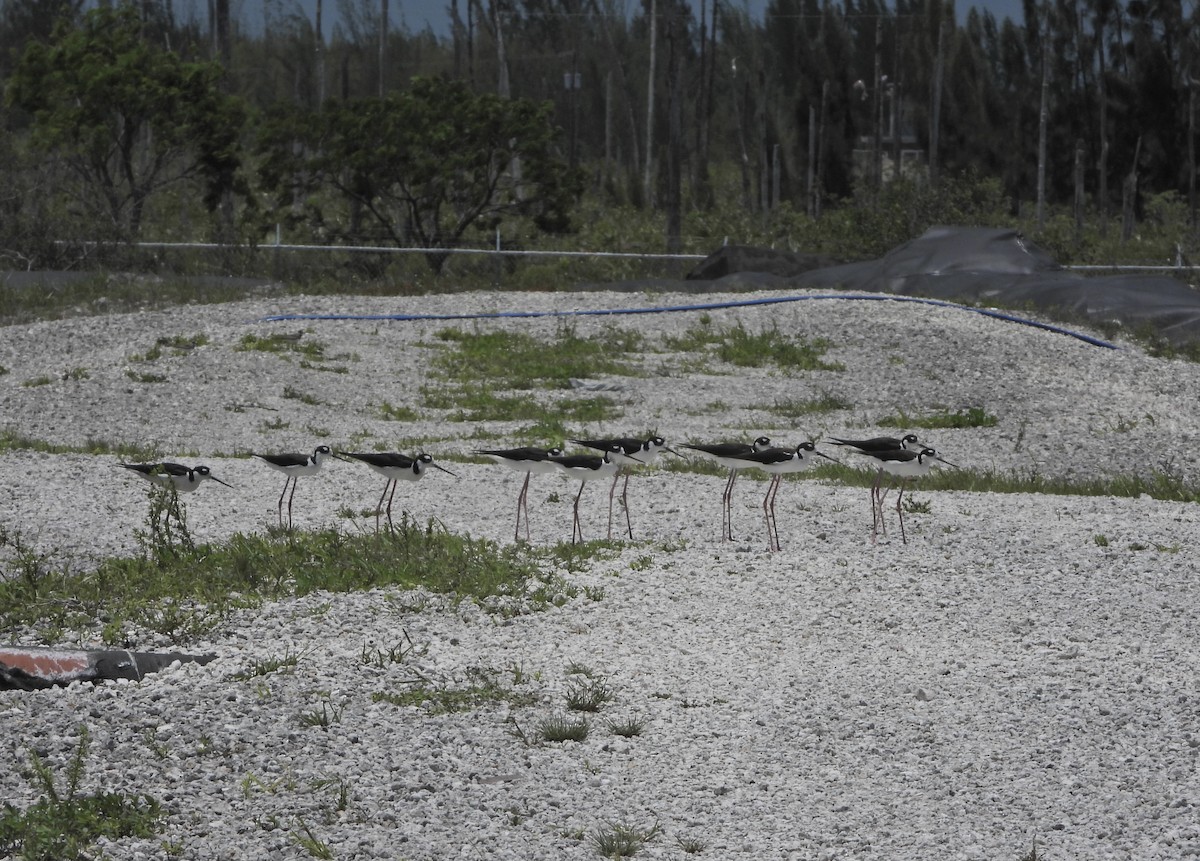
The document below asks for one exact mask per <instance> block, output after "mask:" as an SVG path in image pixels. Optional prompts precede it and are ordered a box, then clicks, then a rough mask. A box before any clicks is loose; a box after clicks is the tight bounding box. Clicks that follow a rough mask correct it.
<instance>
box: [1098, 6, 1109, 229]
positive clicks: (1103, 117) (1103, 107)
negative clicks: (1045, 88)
mask: <svg viewBox="0 0 1200 861" xmlns="http://www.w3.org/2000/svg"><path fill="white" fill-rule="evenodd" d="M1096 43H1097V45H1098V46H1099V55H1098V59H1099V70H1098V71H1099V74H1098V76H1097V83H1098V84H1099V86H1098V87H1097V90H1098V96H1099V99H1100V165H1099V169H1100V182H1099V183H1098V185H1097V187H1096V196H1097V197H1098V198H1100V200H1099V201H1098V202H1099V204H1100V235H1101V236H1103V237H1107V236H1108V81H1107V77H1106V74H1105V60H1104V57H1105V48H1104V21H1102V20H1101V19H1100V18H1097V19H1096Z"/></svg>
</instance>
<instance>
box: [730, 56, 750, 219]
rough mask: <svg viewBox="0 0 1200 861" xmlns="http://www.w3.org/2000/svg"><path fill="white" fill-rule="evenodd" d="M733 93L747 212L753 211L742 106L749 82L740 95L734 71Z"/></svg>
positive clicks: (743, 203)
mask: <svg viewBox="0 0 1200 861" xmlns="http://www.w3.org/2000/svg"><path fill="white" fill-rule="evenodd" d="M734 87H735V89H734V93H733V119H734V122H735V123H736V124H737V132H738V147H739V148H740V149H741V157H742V158H741V168H742V206H744V207H745V208H746V210H747V211H752V210H753V209H754V200H753V199H752V197H751V191H750V189H751V188H752V186H751V183H750V153H749V152H748V151H747V149H746V126H745V124H744V123H743V122H742V104H743V102H744V101H749V96H748V95H743V94H744V93H749V91H750V82H749V81H746V83H745V84H744V85H743V86H742V87H741V90H742V93H739V92H738V90H737V70H736V69H734Z"/></svg>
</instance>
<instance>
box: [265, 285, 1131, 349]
mask: <svg viewBox="0 0 1200 861" xmlns="http://www.w3.org/2000/svg"><path fill="white" fill-rule="evenodd" d="M811 299H850V300H860V301H873V302H915V303H917V304H919V305H933V306H934V307H936V308H955V309H957V310H960V311H970V312H972V313H975V314H982V315H983V316H985V317H992V318H993V319H996V320H1003V321H1005V322H1008V323H1020V324H1021V325H1022V326H1032V327H1033V328H1035V329H1044V330H1046V331H1047V332H1054V333H1055V334H1058V335H1066V336H1068V337H1071V338H1076V339H1078V340H1080V341H1083V342H1084V343H1085V344H1091V345H1092V346H1093V347H1104V348H1105V349H1109V350H1116V349H1120V348H1119V347H1117V345H1116V344H1111V343H1109V342H1108V341H1103V340H1101V339H1100V338H1093V337H1092V336H1091V335H1085V334H1083V333H1082V332H1076V331H1073V330H1071V329H1067V328H1065V327H1063V326H1055V325H1053V324H1051V323H1040V322H1038V321H1037V320H1030V319H1028V318H1027V317H1018V316H1016V315H1015V314H1007V313H1004V312H1002V311H994V310H991V309H988V308H973V307H971V306H970V305H959V304H958V303H956V302H946V301H944V300H942V299H927V298H925V297H921V296H894V295H885V294H879V293H813V294H810V295H805V296H771V297H768V298H765V299H738V300H730V301H726V302H697V303H693V304H689V305H653V306H650V307H645V308H582V309H575V310H568V311H483V312H472V313H457V314H272V315H270V316H268V317H262V318H260V320H259V322H263V323H278V322H286V321H294V320H330V321H333V320H373V321H391V322H400V323H403V322H416V321H439V320H441V321H449V320H499V319H522V318H534V317H618V316H625V315H630V314H671V313H679V312H689V311H721V310H726V309H729V308H752V307H754V306H757V305H782V304H784V303H787V302H804V301H808V300H811Z"/></svg>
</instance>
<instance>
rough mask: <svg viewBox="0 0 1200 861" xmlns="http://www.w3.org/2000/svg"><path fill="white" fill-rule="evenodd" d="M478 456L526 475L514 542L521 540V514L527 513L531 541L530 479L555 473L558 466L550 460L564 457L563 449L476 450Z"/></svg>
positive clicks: (526, 521) (526, 536)
mask: <svg viewBox="0 0 1200 861" xmlns="http://www.w3.org/2000/svg"><path fill="white" fill-rule="evenodd" d="M475 453H476V454H481V455H483V456H484V457H490V458H491V459H492V460H493V461H495V462H496V463H498V464H500V465H501V466H507V467H508V468H509V469H514V470H516V471H517V472H523V473H525V481H524V482H523V483H522V484H521V492H520V493H519V494H517V528H516V531H515V532H514V533H513V541H520V540H521V512H522V510H524V512H525V540H526V541H528V540H529V477H530V476H531V475H533V474H534V473H535V472H536V473H547V472H555V471H557V470H558V469H559V466H558V464H556V463H555V462H554V461H552V460H550V458H552V457H562V454H563V450H562V449H561V448H533V447H531V446H524V447H522V448H483V449H476V450H475Z"/></svg>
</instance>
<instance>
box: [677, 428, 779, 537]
mask: <svg viewBox="0 0 1200 861" xmlns="http://www.w3.org/2000/svg"><path fill="white" fill-rule="evenodd" d="M679 447H680V448H686V449H690V450H691V451H694V452H696V454H698V455H700V456H701V457H705V458H708V459H709V460H712V461H715V462H716V463H718V464H719V465H721V466H723V467H725V468H726V469H728V470H729V478H728V479H726V481H725V492H724V493H722V494H721V529H722V531H723V532H724V533H725V534H724V538H725V540H726V541H732V540H733V509H732V506H733V483H734V482H735V481H737V474H738V470H740V469H744V468H745V466H746V464H745V463H744V462H742V461H739V460H738V457H739V456H745V455H747V454H751V453H753V452H756V451H765V450H766V449H768V448H770V447H771V440H770V438H769V437H765V436H760V437H759V438H758V439H756V440H755V441H754V442H752V443H742V442H718V443H696V444H694V445H688V444H686V443H680V444H679Z"/></svg>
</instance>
